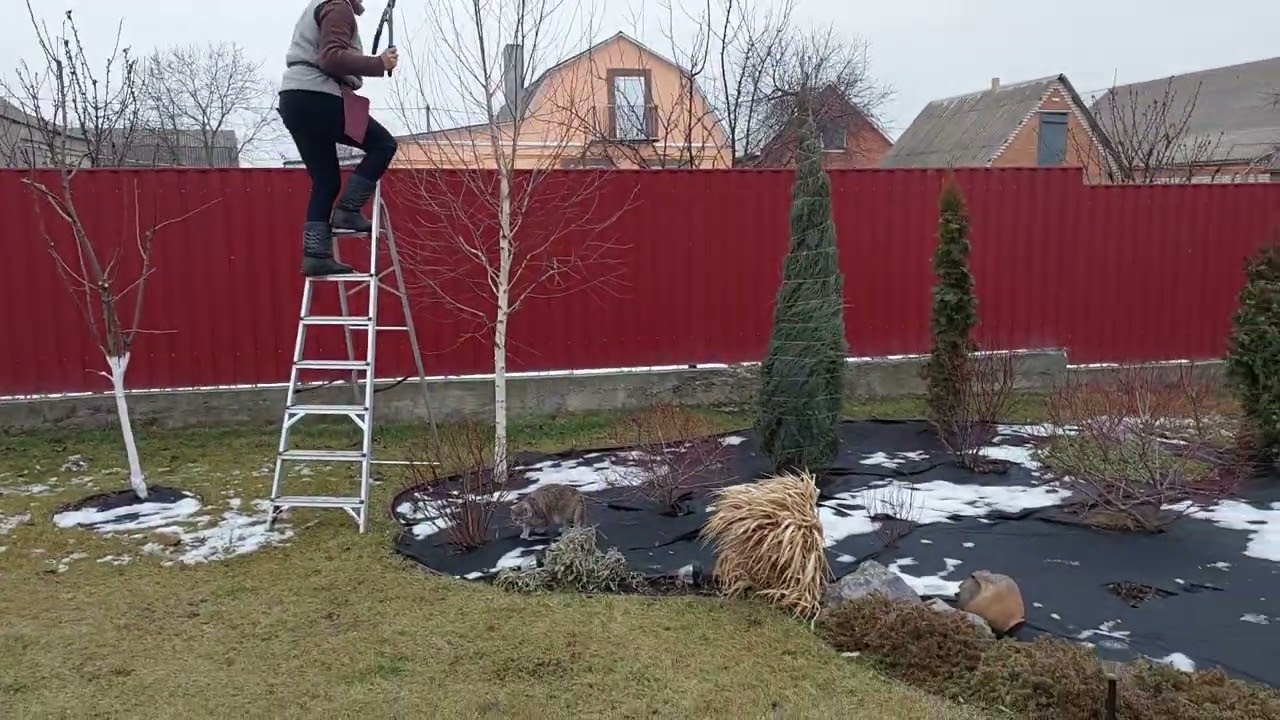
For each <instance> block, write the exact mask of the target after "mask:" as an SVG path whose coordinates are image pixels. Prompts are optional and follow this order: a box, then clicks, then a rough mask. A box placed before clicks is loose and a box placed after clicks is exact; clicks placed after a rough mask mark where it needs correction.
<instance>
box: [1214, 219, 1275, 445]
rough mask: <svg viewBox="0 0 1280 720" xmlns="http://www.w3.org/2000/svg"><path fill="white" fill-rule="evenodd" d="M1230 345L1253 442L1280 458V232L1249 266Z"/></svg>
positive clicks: (1230, 366)
mask: <svg viewBox="0 0 1280 720" xmlns="http://www.w3.org/2000/svg"><path fill="white" fill-rule="evenodd" d="M1228 345H1229V346H1228V349H1227V358H1226V366H1227V376H1228V378H1229V380H1230V382H1231V386H1232V388H1233V389H1234V390H1235V393H1236V396H1237V397H1238V398H1239V400H1240V406H1241V409H1243V410H1244V413H1245V416H1246V418H1247V419H1248V421H1249V424H1250V426H1251V428H1250V429H1251V430H1252V431H1253V434H1254V438H1253V439H1254V440H1255V441H1256V442H1257V443H1258V446H1259V449H1260V450H1262V451H1263V452H1264V453H1265V454H1266V455H1267V456H1269V457H1270V458H1271V459H1273V460H1274V459H1277V458H1280V229H1277V231H1276V232H1275V238H1274V240H1273V241H1272V242H1271V244H1270V245H1269V246H1267V247H1265V248H1263V249H1262V251H1261V252H1259V253H1258V254H1257V255H1255V256H1254V257H1252V258H1250V259H1249V261H1248V262H1247V264H1246V265H1245V284H1244V288H1243V289H1242V290H1241V291H1240V296H1239V301H1238V307H1237V308H1236V312H1235V316H1234V317H1233V318H1232V327H1231V336H1230V339H1229V343H1228Z"/></svg>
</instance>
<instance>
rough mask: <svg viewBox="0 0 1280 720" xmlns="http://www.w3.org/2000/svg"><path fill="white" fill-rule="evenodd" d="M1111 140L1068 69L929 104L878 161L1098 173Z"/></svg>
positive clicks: (896, 165)
mask: <svg viewBox="0 0 1280 720" xmlns="http://www.w3.org/2000/svg"><path fill="white" fill-rule="evenodd" d="M1107 145H1108V141H1107V139H1106V136H1105V135H1104V134H1103V132H1102V130H1101V128H1100V127H1099V126H1098V123H1097V121H1096V120H1095V119H1094V117H1093V115H1092V114H1091V113H1090V112H1089V108H1088V106H1086V105H1085V103H1084V101H1083V100H1082V99H1081V98H1080V94H1079V93H1077V92H1076V90H1075V88H1074V87H1073V86H1072V85H1071V81H1070V80H1068V79H1067V76H1066V75H1061V74H1059V75H1050V76H1047V77H1042V78H1037V79H1035V80H1028V81H1024V82H1019V83H1013V84H1009V85H1005V84H1002V83H1001V82H1000V79H999V78H993V79H992V80H991V86H990V87H989V88H987V89H985V90H981V91H979V92H974V93H969V94H967V95H959V96H956V97H949V98H943V99H941V100H934V101H933V102H931V103H929V104H928V105H926V106H925V108H924V109H923V110H921V111H920V114H919V115H917V116H916V119H915V120H913V121H912V123H911V125H910V126H909V127H908V128H907V129H906V131H905V132H903V133H902V135H901V136H900V137H899V138H898V141H897V143H895V144H894V145H893V147H892V148H891V149H890V150H889V151H888V152H887V153H885V155H884V158H883V159H882V160H881V162H880V167H886V168H916V167H1079V168H1082V169H1083V170H1084V172H1085V176H1086V178H1097V177H1100V176H1101V174H1102V173H1101V172H1100V169H1101V168H1102V167H1103V165H1102V163H1103V158H1105V157H1107V154H1108V152H1109V151H1108V150H1106V149H1104V148H1106V147H1107Z"/></svg>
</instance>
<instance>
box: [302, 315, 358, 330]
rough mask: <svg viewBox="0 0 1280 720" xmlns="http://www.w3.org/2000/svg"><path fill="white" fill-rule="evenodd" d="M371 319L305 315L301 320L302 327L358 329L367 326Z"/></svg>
mask: <svg viewBox="0 0 1280 720" xmlns="http://www.w3.org/2000/svg"><path fill="white" fill-rule="evenodd" d="M371 322H373V319H372V318H370V317H368V316H362V317H350V316H345V315H307V316H306V317H304V318H302V324H303V325H347V326H350V327H359V326H361V325H368V324H369V323H371Z"/></svg>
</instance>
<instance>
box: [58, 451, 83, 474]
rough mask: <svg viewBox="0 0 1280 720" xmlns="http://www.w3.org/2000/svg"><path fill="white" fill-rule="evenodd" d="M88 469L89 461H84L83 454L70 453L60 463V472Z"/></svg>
mask: <svg viewBox="0 0 1280 720" xmlns="http://www.w3.org/2000/svg"><path fill="white" fill-rule="evenodd" d="M88 469H89V463H88V462H87V461H85V459H84V456H83V455H72V456H71V457H69V458H67V461H66V462H64V463H62V472H84V471H85V470H88Z"/></svg>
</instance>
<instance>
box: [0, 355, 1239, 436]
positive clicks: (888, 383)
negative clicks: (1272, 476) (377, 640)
mask: <svg viewBox="0 0 1280 720" xmlns="http://www.w3.org/2000/svg"><path fill="white" fill-rule="evenodd" d="M924 361H925V357H923V356H916V357H905V358H874V359H856V360H851V361H850V362H849V371H848V373H847V374H846V376H845V396H846V397H848V398H851V399H852V398H864V399H871V398H877V397H892V396H910V395H919V394H922V393H923V392H924V390H925V386H924V382H923V380H922V379H921V376H920V370H921V368H922V367H923V364H924ZM1208 365H1215V363H1208ZM759 370H760V366H759V365H758V364H750V365H736V366H729V367H724V366H719V367H695V368H687V369H676V370H650V371H643V370H638V371H626V372H616V373H578V374H571V373H565V374H548V375H516V376H511V377H510V378H508V381H507V397H508V407H509V413H510V416H511V417H528V416H537V415H553V414H561V413H572V412H587V411H603V410H627V409H632V408H639V407H646V406H649V405H653V404H655V403H658V402H674V403H677V404H682V405H702V406H742V405H749V404H751V403H752V402H754V400H755V397H756V393H757V391H758V388H759ZM1014 371H1015V382H1016V387H1017V389H1018V390H1020V391H1024V392H1028V391H1029V392H1035V391H1046V390H1049V389H1050V388H1052V387H1053V386H1054V385H1055V384H1056V383H1058V382H1060V381H1061V380H1062V379H1063V378H1065V377H1066V376H1067V375H1068V373H1072V374H1074V373H1086V374H1088V375H1093V376H1096V375H1098V374H1104V373H1105V372H1106V371H1107V368H1105V367H1095V368H1068V365H1067V355H1066V353H1065V352H1064V351H1062V350H1033V351H1022V352H1018V353H1016V354H1015V355H1014ZM392 385H394V383H383V384H380V385H379V387H380V388H389V389H385V390H384V391H382V392H379V393H377V395H376V399H375V401H374V404H375V408H376V418H377V421H378V422H407V421H412V420H415V419H425V418H426V417H427V415H426V408H425V407H424V405H423V402H422V394H421V392H420V389H419V387H418V384H417V382H416V381H410V382H404V383H401V384H399V385H395V386H394V387H391V386H392ZM427 389H428V395H429V397H430V402H431V407H432V410H433V411H434V413H435V416H436V418H437V419H438V420H443V421H451V420H460V419H464V418H483V417H488V416H489V415H490V414H491V413H492V412H493V380H492V379H491V378H485V377H481V378H446V379H438V380H428V388H427ZM284 397H285V389H284V388H283V387H255V388H232V389H220V390H197V391H145V392H131V393H129V411H130V416H131V418H132V419H133V421H134V422H135V423H136V424H138V425H140V426H154V427H168V428H174V427H192V426H202V425H226V424H238V423H261V424H278V423H279V422H280V418H281V416H282V414H283V412H284ZM302 397H303V398H305V400H304V402H307V403H349V402H352V401H353V399H354V396H353V391H352V388H351V386H350V385H348V384H345V383H343V384H334V385H330V386H327V387H319V388H317V389H313V390H309V391H308V392H306V393H305V394H303V396H302ZM115 413H116V410H115V401H114V399H113V398H112V397H111V396H110V395H85V396H73V397H53V398H40V399H31V400H25V399H24V400H3V401H0V428H4V429H7V430H32V429H37V428H48V427H53V426H55V425H56V426H62V427H103V426H108V425H111V424H114V423H115V420H116V414H115Z"/></svg>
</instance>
